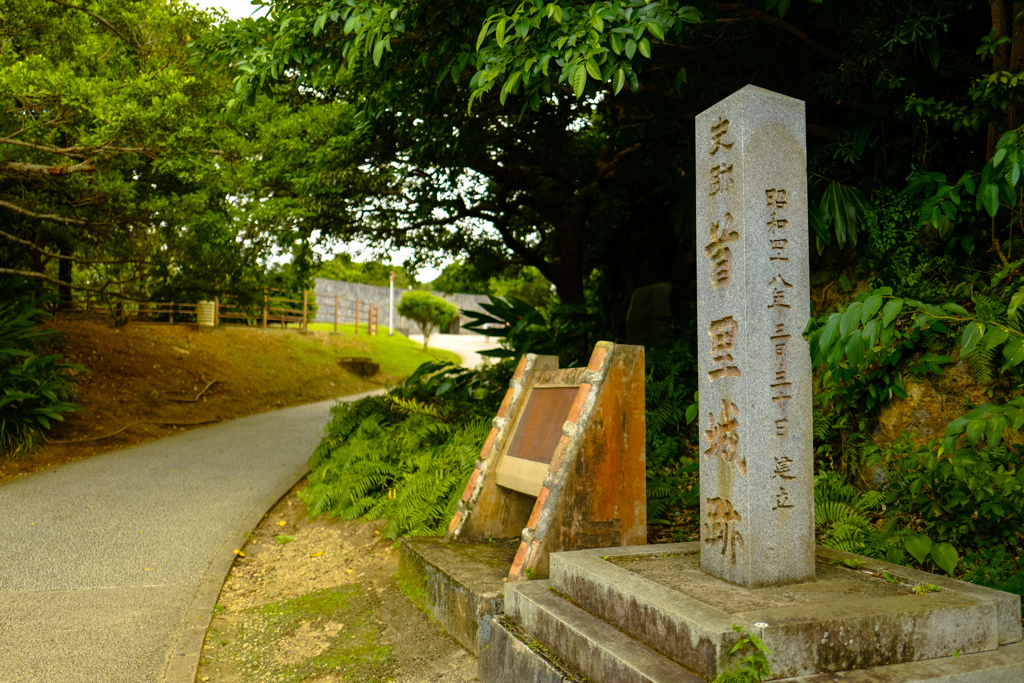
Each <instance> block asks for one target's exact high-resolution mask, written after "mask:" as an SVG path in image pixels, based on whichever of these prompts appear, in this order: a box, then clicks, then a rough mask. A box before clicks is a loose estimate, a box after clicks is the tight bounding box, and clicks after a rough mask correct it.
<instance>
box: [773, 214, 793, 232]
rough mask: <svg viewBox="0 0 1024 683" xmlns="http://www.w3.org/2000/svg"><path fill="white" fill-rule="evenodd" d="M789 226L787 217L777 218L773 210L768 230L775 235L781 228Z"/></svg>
mask: <svg viewBox="0 0 1024 683" xmlns="http://www.w3.org/2000/svg"><path fill="white" fill-rule="evenodd" d="M788 227H789V221H787V220H786V219H785V218H776V217H775V212H774V211H773V212H772V219H771V220H770V221H768V232H769V233H770V234H772V235H775V234H776V233H777V232H778V231H779V230H785V229H786V228H788Z"/></svg>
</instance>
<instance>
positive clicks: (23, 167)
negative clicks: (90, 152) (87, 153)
mask: <svg viewBox="0 0 1024 683" xmlns="http://www.w3.org/2000/svg"><path fill="white" fill-rule="evenodd" d="M4 168H5V169H7V170H9V171H15V172H18V173H42V174H44V175H70V174H72V173H91V172H93V171H95V170H96V166H95V165H94V164H93V161H92V159H90V160H88V161H83V162H81V163H78V164H74V165H73V166H47V165H46V164H30V163H27V162H22V161H11V162H8V163H7V164H6V165H4Z"/></svg>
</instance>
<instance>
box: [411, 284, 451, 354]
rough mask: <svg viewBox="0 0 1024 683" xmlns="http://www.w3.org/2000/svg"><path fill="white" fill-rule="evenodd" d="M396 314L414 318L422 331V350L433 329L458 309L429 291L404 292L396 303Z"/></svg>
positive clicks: (425, 347)
mask: <svg viewBox="0 0 1024 683" xmlns="http://www.w3.org/2000/svg"><path fill="white" fill-rule="evenodd" d="M397 310H398V314H399V315H401V316H404V317H406V318H408V319H409V320H414V321H415V322H416V323H417V324H418V325H419V326H420V329H421V330H422V331H423V350H424V351H425V350H426V349H427V341H428V340H429V339H430V335H432V334H433V333H434V330H435V329H439V328H441V327H442V326H444V325H447V324H448V323H450V322H451V321H452V320H454V319H455V317H456V316H457V315H458V314H459V309H457V308H455V306H452V305H451V304H450V303H448V302H447V301H445V300H444V299H441V298H439V297H436V296H434V295H433V294H431V293H430V292H420V291H413V292H406V293H405V294H403V295H402V300H401V301H399V303H398V308H397Z"/></svg>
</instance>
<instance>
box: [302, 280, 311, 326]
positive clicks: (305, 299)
mask: <svg viewBox="0 0 1024 683" xmlns="http://www.w3.org/2000/svg"><path fill="white" fill-rule="evenodd" d="M302 329H304V330H308V329H309V290H308V289H304V290H302Z"/></svg>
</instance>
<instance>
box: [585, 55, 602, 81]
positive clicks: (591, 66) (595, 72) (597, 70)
mask: <svg viewBox="0 0 1024 683" xmlns="http://www.w3.org/2000/svg"><path fill="white" fill-rule="evenodd" d="M586 64H587V73H588V74H590V75H591V77H592V78H593V79H594V80H595V81H598V82H601V80H602V78H601V67H599V66H598V65H597V63H596V62H595V61H594V60H592V59H588V60H587V62H586Z"/></svg>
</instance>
